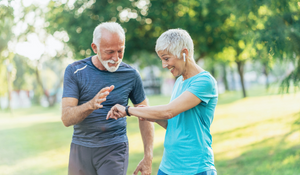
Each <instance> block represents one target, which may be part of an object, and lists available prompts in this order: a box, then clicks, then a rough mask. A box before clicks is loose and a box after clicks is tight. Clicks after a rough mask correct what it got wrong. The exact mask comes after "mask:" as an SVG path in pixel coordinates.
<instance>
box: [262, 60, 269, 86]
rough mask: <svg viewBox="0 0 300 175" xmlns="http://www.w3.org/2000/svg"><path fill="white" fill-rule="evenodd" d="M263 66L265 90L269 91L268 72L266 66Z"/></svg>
mask: <svg viewBox="0 0 300 175" xmlns="http://www.w3.org/2000/svg"><path fill="white" fill-rule="evenodd" d="M263 65H264V71H263V72H264V75H265V76H266V89H267V90H269V84H270V83H269V71H268V68H267V65H266V64H263Z"/></svg>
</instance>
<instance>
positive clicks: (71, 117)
mask: <svg viewBox="0 0 300 175" xmlns="http://www.w3.org/2000/svg"><path fill="white" fill-rule="evenodd" d="M93 111H94V110H93V109H92V108H91V107H90V105H89V103H84V104H82V105H80V106H65V107H63V109H62V117H61V119H62V122H63V124H64V125H65V126H66V127H68V126H71V125H76V124H78V123H80V122H82V121H83V120H84V119H85V118H86V117H87V116H88V115H90V114H91V113H92V112H93Z"/></svg>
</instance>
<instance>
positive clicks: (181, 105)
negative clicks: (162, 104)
mask: <svg viewBox="0 0 300 175" xmlns="http://www.w3.org/2000/svg"><path fill="white" fill-rule="evenodd" d="M199 103H201V100H200V99H199V98H198V97H197V96H196V95H194V94H193V93H191V92H189V91H185V92H183V93H182V94H181V95H180V96H179V97H177V98H176V99H175V100H173V101H172V102H171V103H169V104H168V105H167V107H168V109H170V111H172V116H176V115H178V114H180V113H182V112H184V111H187V110H189V109H191V108H193V107H195V106H197V105H198V104H199Z"/></svg>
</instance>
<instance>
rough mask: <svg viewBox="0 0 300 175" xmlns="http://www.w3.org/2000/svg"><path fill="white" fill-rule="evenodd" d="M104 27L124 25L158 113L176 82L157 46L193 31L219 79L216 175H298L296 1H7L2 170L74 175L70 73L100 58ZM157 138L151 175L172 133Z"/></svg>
mask: <svg viewBox="0 0 300 175" xmlns="http://www.w3.org/2000/svg"><path fill="white" fill-rule="evenodd" d="M106 21H116V22H118V23H120V24H121V25H122V27H123V28H124V29H125V32H126V49H125V55H124V59H123V61H124V62H125V63H128V64H130V65H132V66H133V67H135V68H136V69H138V70H139V72H140V74H141V77H142V80H143V84H144V88H145V92H146V94H147V97H148V98H149V101H150V105H160V104H166V103H168V102H169V100H170V95H171V92H172V87H173V84H174V82H175V78H174V77H173V76H172V75H171V74H170V73H169V71H168V70H164V69H162V66H161V62H160V59H159V58H158V56H157V55H156V53H155V49H154V47H155V42H156V39H157V38H158V37H159V36H160V35H161V34H162V33H163V32H164V31H166V30H168V29H171V28H182V29H185V30H187V31H188V32H189V33H190V35H191V37H192V39H193V41H194V45H195V60H196V62H197V63H198V64H199V65H200V66H201V67H203V68H204V69H205V70H207V71H209V72H210V73H211V74H212V75H213V76H214V77H215V78H216V80H217V82H218V89H219V102H218V106H217V109H216V113H215V119H214V122H213V124H212V127H211V132H212V136H213V149H214V152H215V163H216V168H217V170H218V174H221V175H223V174H238V175H240V174H241V175H245V174H264V175H265V174H278V175H285V174H287V175H295V174H300V93H299V86H300V82H299V80H300V1H299V0H244V1H236V0H101V1H100V0H98V1H96V0H56V1H51V0H43V1H41V0H0V172H1V174H9V175H12V174H30V175H32V174H67V165H68V155H69V146H70V142H71V136H72V127H69V128H65V127H64V126H63V124H62V123H61V121H60V113H61V106H60V105H61V104H60V103H61V97H62V83H63V75H64V70H65V68H66V66H67V65H68V64H70V63H72V62H74V61H76V60H80V59H84V58H86V57H89V56H91V55H93V54H94V53H93V51H92V49H91V46H90V45H91V43H92V37H93V36H92V35H93V30H94V28H95V27H96V26H97V25H98V24H99V23H101V22H106ZM127 121H128V131H127V132H128V136H129V140H130V143H129V144H130V161H129V169H128V174H132V172H133V171H134V169H135V167H136V165H137V164H138V162H139V161H140V160H141V159H142V157H143V148H142V141H141V138H140V134H139V129H138V124H137V120H135V119H134V118H129V119H128V120H127ZM155 132H156V136H155V144H154V159H153V174H156V172H157V169H158V166H159V163H160V161H161V156H162V152H163V141H164V132H165V130H163V129H162V128H160V127H159V126H158V125H156V130H155Z"/></svg>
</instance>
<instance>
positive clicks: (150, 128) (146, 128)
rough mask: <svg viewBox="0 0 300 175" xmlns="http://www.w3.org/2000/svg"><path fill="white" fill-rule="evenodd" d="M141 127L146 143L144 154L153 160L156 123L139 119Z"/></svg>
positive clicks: (144, 142)
mask: <svg viewBox="0 0 300 175" xmlns="http://www.w3.org/2000/svg"><path fill="white" fill-rule="evenodd" d="M139 127H140V131H141V135H142V139H143V144H144V156H145V158H149V159H150V160H151V161H152V158H153V140H154V125H153V123H151V122H148V121H141V120H139Z"/></svg>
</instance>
